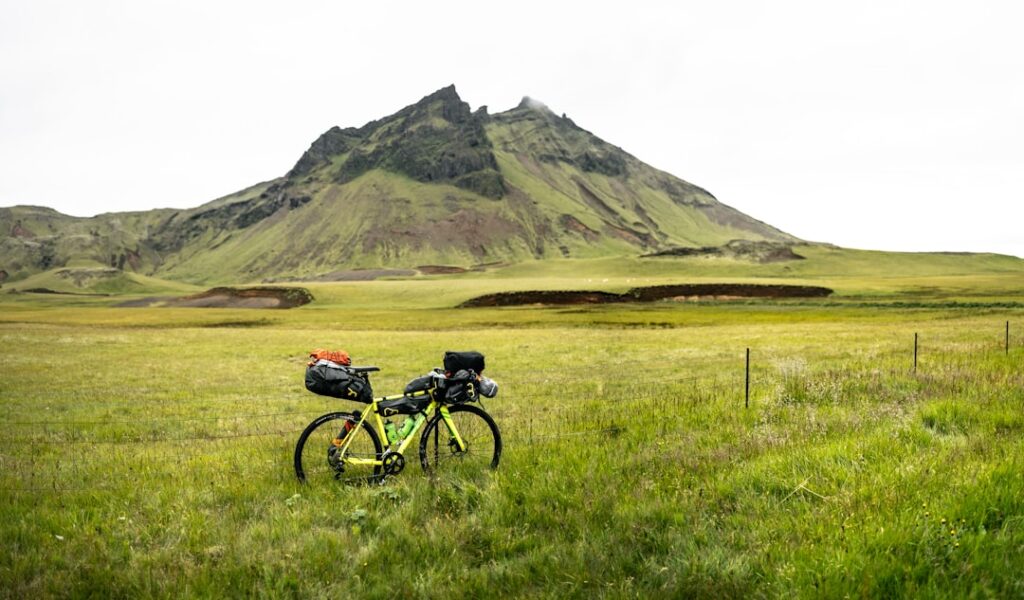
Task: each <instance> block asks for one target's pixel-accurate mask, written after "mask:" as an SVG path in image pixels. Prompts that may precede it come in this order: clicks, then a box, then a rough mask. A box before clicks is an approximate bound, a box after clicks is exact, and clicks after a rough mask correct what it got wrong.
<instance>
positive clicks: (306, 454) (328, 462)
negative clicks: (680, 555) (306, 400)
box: [295, 366, 502, 483]
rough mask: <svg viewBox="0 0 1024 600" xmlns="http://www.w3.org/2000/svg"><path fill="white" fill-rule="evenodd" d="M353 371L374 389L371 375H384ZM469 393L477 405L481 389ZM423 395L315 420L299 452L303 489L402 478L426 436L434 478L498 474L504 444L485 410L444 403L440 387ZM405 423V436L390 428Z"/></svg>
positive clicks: (425, 462)
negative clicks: (462, 472)
mask: <svg viewBox="0 0 1024 600" xmlns="http://www.w3.org/2000/svg"><path fill="white" fill-rule="evenodd" d="M348 370H349V371H350V372H351V373H353V374H355V375H356V376H359V377H362V378H364V379H365V380H366V381H367V382H369V374H370V373H372V372H376V371H380V368H379V367H371V366H367V367H348ZM428 379H430V378H428V377H424V378H420V379H418V380H416V381H423V380H428ZM428 383H429V382H428ZM468 385H469V386H470V394H469V398H473V397H475V395H476V394H475V390H473V389H472V385H473V384H472V383H470V384H468ZM419 387H420V389H416V390H415V391H412V392H409V391H408V388H407V392H406V393H403V394H400V395H392V396H383V397H380V398H372V399H371V400H370V402H369V404H370V406H369V407H368V409H367V410H365V411H352V412H344V411H338V412H330V413H327V414H325V415H321V416H320V417H317V418H316V419H314V420H313V422H311V423H310V424H309V425H308V426H307V427H306V429H305V430H304V431H303V432H302V434H301V435H300V436H299V441H298V443H297V444H296V446H295V475H296V476H297V477H298V479H299V481H301V482H306V481H308V480H310V479H334V480H338V481H349V482H355V481H366V482H368V483H373V482H376V481H383V479H384V478H386V477H388V476H392V475H398V474H399V473H401V472H402V470H403V469H404V468H405V462H406V460H405V451H406V450H407V449H408V447H409V446H410V445H411V444H412V441H413V438H414V437H415V436H416V434H417V433H418V432H419V431H420V430H421V429H422V430H423V434H422V436H421V437H420V442H419V458H420V466H421V467H422V468H423V471H424V472H425V473H427V474H428V475H433V474H437V473H439V472H441V471H446V470H449V469H451V470H453V471H455V470H459V469H466V468H469V469H476V470H480V469H482V468H490V469H492V470H493V469H497V468H498V462H499V461H500V460H501V448H502V442H501V432H500V431H499V430H498V425H497V424H496V423H495V422H494V419H493V418H492V417H491V416H490V415H489V414H487V412H486V411H485V410H484V409H483V408H480V407H478V406H475V405H473V404H469V403H468V402H466V401H463V402H458V403H454V404H449V403H448V402H446V398H443V397H440V396H443V391H444V390H441V389H440V385H439V384H438V382H437V380H436V379H435V380H434V381H433V384H432V385H429V384H425V385H420V386H419ZM439 392H440V393H439ZM371 415H372V416H371ZM398 415H406V421H405V422H404V423H403V424H402V426H401V427H400V428H399V427H396V426H394V424H391V423H390V420H389V418H390V417H393V416H398ZM385 419H388V420H387V421H385ZM389 424H390V425H391V426H390V427H388V425H389ZM424 424H426V425H425V426H424ZM389 430H390V435H389ZM431 438H432V439H431ZM382 441H383V442H385V443H384V444H382Z"/></svg>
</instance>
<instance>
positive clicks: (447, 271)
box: [416, 265, 469, 275]
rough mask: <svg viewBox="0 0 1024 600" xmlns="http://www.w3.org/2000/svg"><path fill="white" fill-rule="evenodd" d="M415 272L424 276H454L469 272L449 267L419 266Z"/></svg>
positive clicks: (460, 268)
mask: <svg viewBox="0 0 1024 600" xmlns="http://www.w3.org/2000/svg"><path fill="white" fill-rule="evenodd" d="M416 270H417V271H419V272H420V273H423V274H424V275H456V274H459V273H466V272H468V271H469V269H464V268H462V267H453V266H450V265H420V266H418V267H416Z"/></svg>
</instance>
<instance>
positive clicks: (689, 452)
mask: <svg viewBox="0 0 1024 600" xmlns="http://www.w3.org/2000/svg"><path fill="white" fill-rule="evenodd" d="M822 251H823V252H824V250H822ZM862 258H863V260H864V261H870V257H862ZM846 260H849V261H850V262H851V267H850V270H849V272H848V273H849V274H848V275H844V276H828V275H824V274H819V273H816V272H814V268H812V267H810V266H808V267H801V268H803V269H805V271H804V272H796V273H793V272H784V271H781V267H778V269H780V271H779V272H778V273H774V272H773V273H769V274H768V277H769V279H767V280H769V281H779V280H787V281H788V280H792V281H797V282H812V283H816V284H820V283H824V284H826V285H829V284H831V285H833V286H834V287H835V288H836V289H837V291H838V292H839V293H838V295H837V296H836V297H835V298H832V299H828V300H827V301H814V302H811V301H808V302H796V301H774V302H772V301H768V302H749V303H748V302H732V303H723V304H715V303H671V302H666V303H655V304H651V305H635V306H634V305H629V306H596V307H560V308H543V307H523V308H506V309H453V308H451V307H452V306H453V305H454V304H456V303H458V302H461V301H462V300H465V299H466V298H468V297H471V296H472V295H476V294H479V293H487V292H490V291H500V290H505V289H542V288H563V289H581V288H582V289H590V287H586V285H587V284H589V285H590V286H593V287H596V288H597V289H610V290H614V291H620V290H622V289H625V288H628V287H631V286H634V285H648V284H655V283H662V282H669V281H676V280H678V276H679V271H680V270H685V269H692V271H691V272H690V273H689V275H690V276H689V277H688V278H687V280H688V281H690V280H700V278H702V277H703V278H706V279H708V280H712V279H723V280H724V279H728V280H730V281H735V280H739V279H747V278H752V277H753V276H754V274H753V272H752V271H750V270H748V271H746V272H741V269H740V267H739V266H737V267H736V269H737V271H736V272H735V273H730V272H726V273H724V274H723V273H721V271H719V272H718V274H717V275H716V274H715V272H713V271H712V270H710V269H709V270H708V271H706V272H704V273H703V274H702V273H699V272H698V270H699V268H701V265H700V263H699V262H697V261H689V262H687V261H682V262H679V261H677V262H661V263H644V265H653V266H634V268H632V269H630V268H628V267H627V266H624V265H622V264H620V267H616V269H621V270H615V269H608V268H606V267H607V265H603V266H602V265H600V264H597V263H586V262H582V263H575V264H576V267H575V268H573V269H571V272H568V273H558V272H557V271H558V269H559V268H561V267H552V268H551V269H549V270H548V271H544V270H543V269H539V268H536V267H532V266H530V265H524V266H521V267H516V268H514V269H511V270H509V271H506V272H505V273H503V274H482V275H473V276H469V277H465V276H463V277H457V278H451V279H443V278H422V277H421V278H417V279H416V280H413V281H377V282H352V283H336V284H315V285H311V286H310V288H311V289H312V290H313V292H314V294H315V295H316V296H317V298H318V301H317V302H315V303H314V304H311V305H309V306H306V307H303V308H300V309H294V310H289V311H265V310H264V311H261V310H231V309H170V308H168V309H159V308H150V309H139V308H133V309H126V308H116V307H113V306H111V304H113V303H114V302H115V301H116V300H117V299H116V298H103V297H85V296H57V295H37V294H4V295H3V296H0V298H2V299H0V410H2V411H3V415H4V419H3V422H2V423H3V424H2V425H0V440H2V443H0V464H2V465H3V468H2V470H0V498H2V506H3V508H0V539H2V540H3V546H4V553H3V556H2V557H0V595H2V596H7V597H47V596H76V597H81V596H101V597H140V596H156V597H178V596H182V595H190V596H208V597H217V596H239V595H246V596H256V595H259V596H270V597H277V596H285V597H287V596H302V597H309V596H312V597H321V596H322V597H326V596H338V595H340V594H345V595H348V596H352V597H393V596H398V597H409V596H419V597H450V596H452V595H454V594H459V595H464V596H468V597H481V596H497V595H502V596H504V595H516V596H542V597H558V598H562V597H590V596H593V595H601V596H611V597H636V596H640V597H679V596H690V595H696V596H714V597H723V596H725V597H744V598H747V597H781V596H802V597H821V596H826V597H842V596H867V597H898V596H935V597H963V596H976V597H987V596H992V597H1014V596H1017V597H1019V596H1022V595H1024V576H1021V575H1020V573H1021V572H1024V558H1022V556H1024V554H1022V552H1021V551H1022V550H1024V477H1022V473H1024V435H1022V434H1024V350H1022V346H1024V335H1022V333H1021V332H1022V329H1024V285H1022V283H1024V280H1022V278H1021V275H1020V273H1019V271H1015V270H1014V269H1013V268H1006V267H1004V266H1003V265H1002V264H1001V263H1000V259H999V257H995V258H988V259H985V260H986V261H989V263H990V268H977V269H975V270H971V269H960V270H957V269H955V268H951V267H950V268H946V269H942V268H939V267H936V268H935V269H934V270H929V269H907V270H906V271H905V272H900V270H899V268H896V267H893V268H889V269H888V270H887V272H886V274H885V275H884V276H883V275H879V274H878V273H879V271H877V270H876V271H875V272H874V273H869V272H867V270H866V267H864V269H865V270H862V271H857V270H856V268H855V265H853V263H854V262H856V261H855V260H854V259H853V258H850V257H847V259H846ZM857 260H860V259H857ZM935 260H936V261H941V260H945V259H941V258H936V259H935ZM568 262H569V261H566V263H568ZM812 262H813V261H808V263H812ZM680 265H683V266H682V267H680ZM975 266H978V265H975ZM773 268H776V267H769V269H773ZM645 269H647V270H645ZM673 269H674V270H673ZM553 275H554V276H553ZM673 277H676V279H672V278H673ZM588 280H589V281H588ZM761 281H765V279H764V278H762V279H761ZM1007 321H1010V322H1011V327H1012V329H1011V334H1012V339H1011V349H1010V351H1009V353H1005V352H1004V348H1003V344H1004V337H1003V336H1004V327H1005V323H1006V322H1007ZM915 333H917V334H919V339H920V357H919V364H918V368H917V371H916V373H915V372H913V369H912V366H913V365H912V360H913V339H914V334H915ZM321 346H326V347H342V348H346V349H348V350H349V351H350V352H351V354H352V355H353V357H354V358H355V361H356V362H357V363H364V364H365V363H370V364H377V365H380V366H382V367H383V368H384V370H383V371H382V372H381V373H379V374H377V375H376V376H375V379H374V387H375V390H376V391H377V392H378V393H385V392H393V391H397V390H400V389H401V387H402V386H403V385H404V384H405V382H406V381H408V380H409V379H411V378H412V377H414V376H416V375H419V374H422V373H423V372H426V371H427V370H429V369H430V368H431V367H434V366H438V365H439V363H440V359H441V355H442V353H443V351H444V350H447V349H468V348H474V349H478V350H480V351H482V352H484V353H486V354H487V357H488V365H489V366H488V372H489V374H490V375H491V376H492V377H493V378H494V379H496V380H497V381H498V382H499V383H500V384H501V386H502V388H501V393H500V394H499V396H498V397H497V398H495V399H493V400H489V401H486V402H485V406H486V408H487V409H488V411H489V412H491V413H492V414H493V415H494V417H495V419H496V420H497V422H498V424H499V426H500V427H501V430H502V433H503V436H504V438H505V452H504V455H503V457H502V464H501V466H500V468H499V469H498V471H497V472H494V473H491V472H487V473H480V474H478V475H476V476H471V477H464V478H451V477H442V478H439V479H434V480H432V479H429V478H427V477H425V476H424V475H423V474H422V473H421V472H420V471H419V467H418V464H417V461H416V460H415V457H411V458H413V460H412V461H410V466H409V467H408V468H407V470H406V472H404V473H403V474H401V475H400V476H398V477H396V478H392V479H390V480H388V481H387V482H386V483H385V484H384V485H382V486H372V487H371V486H362V487H351V486H349V487H344V486H333V485H322V484H321V485H315V486H314V485H306V486H303V485H300V484H298V483H297V482H296V481H295V477H294V474H293V472H292V470H291V453H292V449H293V447H294V443H295V440H296V438H297V437H298V433H299V432H300V431H301V429H302V428H303V427H304V426H305V424H306V423H308V422H309V421H310V420H312V419H313V418H314V417H316V416H317V415H319V414H322V413H324V412H328V411H331V410H337V409H340V408H346V409H354V408H359V407H360V406H359V405H351V404H347V403H345V402H343V401H338V400H331V399H327V398H321V397H317V396H314V395H312V394H310V393H308V392H306V391H305V390H304V388H303V386H302V383H301V381H302V374H303V367H304V364H305V363H304V354H305V352H306V351H308V350H309V349H311V348H313V347H321ZM746 348H751V351H752V385H751V397H750V406H749V408H744V379H743V377H744V373H743V365H744V356H745V349H746Z"/></svg>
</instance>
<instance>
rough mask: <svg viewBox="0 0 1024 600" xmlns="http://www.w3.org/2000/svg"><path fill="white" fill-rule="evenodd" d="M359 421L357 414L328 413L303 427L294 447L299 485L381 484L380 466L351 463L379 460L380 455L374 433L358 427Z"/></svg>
mask: <svg viewBox="0 0 1024 600" xmlns="http://www.w3.org/2000/svg"><path fill="white" fill-rule="evenodd" d="M359 418H360V416H359V413H345V412H335V413H328V414H326V415H323V416H321V417H318V418H317V419H316V420H314V421H313V422H312V423H310V424H309V426H307V427H306V429H305V431H303V432H302V435H300V436H299V442H298V443H297V444H296V445H295V476H296V477H298V478H299V481H302V482H306V481H317V480H320V481H343V482H346V483H366V482H370V483H372V482H375V481H379V480H380V477H381V474H382V472H381V466H380V464H376V465H374V464H366V463H353V462H352V460H357V461H367V462H368V461H372V460H380V457H381V451H382V448H381V445H380V438H379V437H378V436H377V432H375V431H374V430H373V428H372V427H370V424H369V423H366V422H364V423H363V424H362V426H359ZM343 446H344V448H345V449H344V451H343V450H342V447H343Z"/></svg>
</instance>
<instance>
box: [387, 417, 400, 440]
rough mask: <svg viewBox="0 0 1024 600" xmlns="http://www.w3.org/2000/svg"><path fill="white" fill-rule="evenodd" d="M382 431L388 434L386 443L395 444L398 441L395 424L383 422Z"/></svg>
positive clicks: (389, 421) (388, 421) (389, 420)
mask: <svg viewBox="0 0 1024 600" xmlns="http://www.w3.org/2000/svg"><path fill="white" fill-rule="evenodd" d="M384 431H385V432H386V433H387V434H388V442H390V443H392V444H393V443H395V442H397V441H398V430H397V429H395V424H394V423H392V422H391V419H388V420H387V421H385V422H384Z"/></svg>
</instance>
